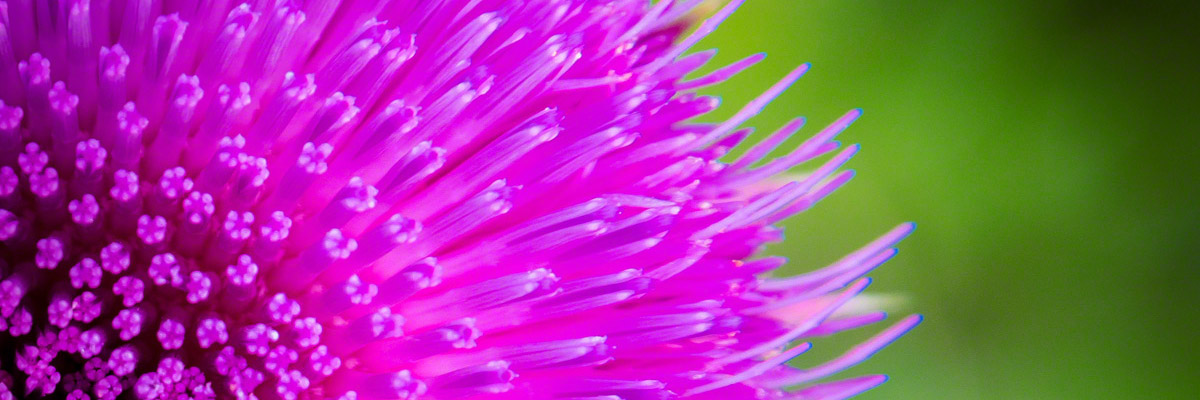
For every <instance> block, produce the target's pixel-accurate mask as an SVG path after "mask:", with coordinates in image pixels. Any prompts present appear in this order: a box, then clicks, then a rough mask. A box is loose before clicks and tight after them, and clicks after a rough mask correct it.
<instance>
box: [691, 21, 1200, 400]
mask: <svg viewBox="0 0 1200 400" xmlns="http://www.w3.org/2000/svg"><path fill="white" fill-rule="evenodd" d="M1196 3H1200V2H1180V3H1178V4H1173V3H1169V2H1156V3H1153V4H1151V2H1143V3H1135V2H1130V3H1118V2H1106V1H1098V2H1097V1H1063V0H1051V1H1028V0H1020V1H999V0H996V1H979V2H946V1H926V0H916V1H892V0H865V1H846V0H841V1H833V0H805V1H799V0H750V1H749V2H748V4H746V5H744V6H743V7H742V9H741V10H740V11H739V12H738V13H736V14H735V15H734V16H733V17H732V19H730V20H729V21H727V22H726V23H725V24H724V25H722V27H721V28H720V29H719V30H718V31H717V33H716V34H714V35H713V36H712V37H710V38H708V39H706V40H705V41H703V42H702V43H701V44H700V46H699V47H698V48H699V49H704V48H714V47H715V48H719V49H720V53H719V54H718V56H717V58H716V60H715V61H716V62H715V63H714V64H718V65H724V64H728V63H729V62H732V61H735V60H737V59H740V58H742V57H745V56H747V55H749V54H750V53H751V52H757V51H764V52H767V53H768V55H769V56H768V57H767V59H766V60H765V61H764V62H762V63H760V65H758V66H756V67H754V68H752V69H750V70H749V71H747V72H745V73H743V74H742V75H741V76H738V77H735V78H734V79H732V80H730V81H728V82H726V83H724V84H722V85H720V86H717V87H714V88H709V89H707V90H706V91H705V92H706V93H708V94H713V95H718V96H721V98H722V101H723V106H722V109H721V110H718V112H716V113H715V114H714V115H713V116H712V118H714V119H715V118H716V117H721V116H728V115H730V114H732V113H733V112H734V111H735V110H736V109H737V108H738V107H740V106H741V105H742V104H745V102H747V101H749V100H750V99H751V98H753V97H754V96H755V95H757V94H758V93H759V92H761V91H762V90H763V89H765V88H766V87H767V86H769V85H770V84H771V83H773V82H774V80H775V79H778V78H779V77H782V76H783V75H784V74H786V73H787V71H789V70H790V69H791V68H793V67H794V66H795V65H796V64H799V63H801V62H812V63H813V65H814V67H813V69H812V71H810V72H809V73H808V75H807V76H805V77H804V78H802V79H801V80H800V81H799V82H798V83H797V84H796V85H794V86H793V87H792V89H791V90H790V91H789V92H787V93H786V94H785V95H783V96H782V97H780V98H779V99H778V100H776V101H775V102H774V103H772V104H771V105H770V106H769V107H768V108H767V110H766V111H765V112H763V113H762V114H761V115H760V116H758V117H756V118H754V119H753V120H751V121H750V123H749V125H752V126H756V127H758V128H759V129H758V131H757V132H756V135H755V136H756V137H759V138H761V137H762V135H764V134H765V133H767V132H770V131H772V130H774V129H775V128H777V127H778V126H780V125H782V124H783V123H784V122H785V121H787V120H788V119H790V118H791V117H793V116H796V115H804V116H807V117H809V126H808V127H806V129H805V130H804V131H803V132H808V133H812V132H815V131H816V130H817V129H819V128H820V127H822V126H824V124H826V123H828V122H831V121H832V120H833V119H834V118H836V117H837V116H839V115H840V114H841V113H843V112H845V111H846V110H849V109H851V108H854V107H862V108H864V109H865V110H866V113H865V115H864V116H863V118H861V119H859V121H858V122H857V123H856V124H855V125H854V126H853V127H851V129H850V130H849V131H847V132H846V133H844V134H843V135H842V136H841V140H842V141H843V142H845V143H862V144H863V151H862V152H860V153H859V155H858V157H857V158H856V159H855V160H853V161H851V163H850V167H851V168H854V169H856V170H857V172H858V175H857V177H856V178H855V179H854V180H853V181H852V182H851V183H850V184H849V185H848V186H847V187H845V188H843V189H841V190H840V191H839V192H837V193H835V194H834V195H833V196H832V197H831V198H829V199H828V200H826V201H824V202H823V203H821V204H820V205H818V206H817V207H816V209H814V210H812V211H809V212H806V213H804V214H802V215H800V216H797V217H795V218H793V219H791V220H790V221H789V222H787V224H786V226H787V233H788V238H787V241H786V242H784V243H782V244H779V245H775V246H773V247H771V248H769V251H770V252H771V253H775V254H783V255H786V256H789V257H790V258H791V259H792V263H790V265H789V267H788V268H789V269H790V271H788V272H791V273H794V272H798V271H803V270H808V269H812V268H816V267H819V266H822V265H825V264H827V263H829V262H831V261H833V260H836V259H837V258H838V257H840V256H841V255H843V254H845V253H847V252H849V251H851V250H853V249H855V248H857V247H858V246H859V245H861V244H864V243H866V242H867V241H869V240H870V239H872V238H873V237H875V236H876V235H878V234H881V233H883V232H884V231H886V230H887V229H888V228H890V227H892V226H893V225H894V224H896V223H899V222H902V221H907V220H913V221H917V222H918V223H919V227H918V229H917V231H916V233H915V234H914V235H913V236H912V237H910V238H909V239H908V240H906V241H905V242H904V243H902V244H901V245H900V249H901V251H900V254H899V256H898V257H897V258H896V259H894V260H893V261H891V262H889V263H888V264H886V265H885V266H884V267H883V268H881V269H880V270H878V271H877V272H875V273H873V274H872V276H873V277H875V278H876V280H875V284H874V286H873V287H872V289H871V291H872V292H874V293H889V294H902V295H903V296H904V298H906V299H907V301H906V302H905V303H904V304H901V305H898V306H896V307H894V310H891V311H895V312H894V313H893V315H903V314H908V313H911V312H920V313H923V314H925V315H926V320H925V323H924V324H923V325H922V326H920V327H919V328H917V330H916V331H914V332H912V333H910V334H909V336H907V337H905V338H904V339H902V340H900V341H899V342H897V343H896V344H894V345H893V346H891V347H890V348H888V349H885V350H884V351H883V352H881V353H879V354H878V355H877V356H876V357H875V358H874V359H872V360H871V361H869V362H866V363H864V364H862V365H860V366H858V367H856V368H854V369H852V370H851V371H849V372H846V373H843V374H841V375H839V376H841V377H848V376H856V375H863V374H869V373H887V374H889V375H890V376H891V378H892V379H891V381H890V382H888V383H887V384H885V385H884V386H883V387H881V388H878V389H875V390H873V391H871V392H869V393H868V394H866V395H864V396H862V397H861V398H862V399H1195V398H1198V397H1200V394H1198V393H1200V366H1198V364H1200V340H1198V339H1200V329H1198V328H1200V323H1198V321H1200V313H1198V312H1197V310H1198V309H1200V207H1198V205H1200V200H1197V199H1198V197H1196V196H1195V195H1193V192H1200V191H1196V190H1194V189H1195V188H1196V187H1197V186H1198V184H1200V179H1198V176H1200V174H1197V172H1200V128H1198V127H1200V111H1198V108H1197V106H1200V101H1197V99H1198V94H1200V78H1197V77H1196V74H1197V73H1198V72H1200V67H1198V64H1197V62H1196V60H1197V54H1198V52H1200V13H1198V12H1197V8H1198V7H1197V4H1196ZM710 69H711V68H710ZM801 136H804V135H801ZM800 140H802V138H801V137H797V138H793V140H790V141H789V142H788V143H785V145H784V146H783V147H784V148H790V147H792V146H795V145H796V144H798V143H799V141H800ZM878 329H879V327H875V328H869V329H864V330H863V331H862V332H854V333H851V334H849V335H845V337H839V338H835V339H833V340H825V341H818V342H817V343H816V344H817V348H816V349H814V350H813V351H812V352H810V354H808V355H805V356H802V357H800V359H799V360H798V361H797V362H798V365H800V366H804V365H812V364H814V363H817V362H819V361H820V360H823V359H826V358H827V357H832V356H835V355H837V354H839V350H840V349H844V348H846V347H847V346H849V345H851V344H853V343H854V342H856V341H859V340H862V339H863V338H866V337H868V336H869V335H870V334H871V333H873V332H874V331H876V330H878Z"/></svg>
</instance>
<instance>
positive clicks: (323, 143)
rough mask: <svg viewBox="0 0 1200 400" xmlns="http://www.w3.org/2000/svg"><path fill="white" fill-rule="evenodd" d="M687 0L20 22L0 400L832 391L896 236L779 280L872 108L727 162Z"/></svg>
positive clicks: (728, 129) (15, 29)
mask: <svg viewBox="0 0 1200 400" xmlns="http://www.w3.org/2000/svg"><path fill="white" fill-rule="evenodd" d="M697 3H700V2H698V1H669V0H664V1H658V2H653V3H650V2H647V1H644V0H627V1H626V0H617V1H607V2H596V1H584V0H546V1H521V2H506V1H494V0H474V1H465V0H464V1H377V0H376V1H370V0H368V1H352V0H344V1H337V0H329V1H322V0H310V1H291V0H283V1H264V0H259V1H254V2H250V3H242V4H239V3H238V2H237V1H228V0H204V1H161V2H160V1H153V0H64V1H57V2H49V1H32V0H7V1H0V5H3V6H2V7H0V22H2V24H0V100H2V101H3V102H2V103H0V207H2V209H0V241H2V242H3V246H2V250H0V256H2V257H0V316H2V317H3V318H0V331H2V332H3V333H0V349H2V350H0V368H2V371H0V398H13V397H25V396H33V395H42V396H48V397H53V398H67V399H74V400H78V399H99V400H112V399H116V398H139V399H184V398H197V399H203V398H238V399H246V398H260V399H436V400H447V399H460V398H462V399H466V398H472V399H485V398H495V399H577V400H582V399H592V400H616V399H626V400H635V399H666V398H688V399H731V398H752V399H790V398H805V399H808V398H813V399H818V398H819V399H832V398H843V397H847V396H851V395H853V394H856V393H858V392H861V391H863V390H866V389H869V388H870V387H873V386H875V385H877V384H879V383H881V382H882V381H883V380H884V379H885V378H884V377H883V376H864V377H859V378H851V379H844V380H839V381H833V382H824V383H815V384H814V382H817V381H818V380H822V379H823V378H826V377H828V376H830V375H831V374H833V373H836V372H838V371H841V370H843V369H845V368H847V367H849V366H850V365H852V364H855V363H857V362H859V361H861V360H862V359H864V358H865V357H867V356H869V355H870V354H871V353H874V352H875V351H877V350H879V349H880V348H881V347H882V346H884V345H886V344H887V343H888V342H890V341H892V340H894V339H895V338H897V337H898V336H900V335H901V334H903V333H904V332H905V331H907V330H908V329H910V328H911V327H913V326H914V325H916V323H917V322H918V321H919V317H915V316H914V317H908V318H905V319H903V320H901V321H900V322H899V323H897V324H895V325H892V326H891V327H890V328H887V329H884V330H883V331H882V333H880V334H879V335H878V336H876V337H875V338H874V339H871V340H869V341H868V342H866V343H864V344H862V345H860V346H859V347H856V348H854V349H852V350H850V351H849V352H847V353H845V355H844V356H841V357H839V358H836V359H834V360H831V361H829V362H826V363H823V364H820V365H819V366H816V367H812V368H807V369H796V368H793V367H791V366H788V365H786V364H785V363H786V362H787V361H789V360H791V359H792V358H794V357H795V356H797V355H799V354H801V353H803V352H804V351H805V350H807V349H808V348H809V345H808V344H806V343H801V344H795V343H797V342H801V341H803V340H804V339H805V338H808V337H815V336H822V335H828V334H832V333H835V332H838V331H842V330H847V329H851V328H856V327H860V326H864V325H867V324H871V323H874V322H877V321H879V320H882V319H883V318H884V316H883V314H882V313H865V314H864V313H861V312H859V313H853V312H844V311H839V310H843V309H844V308H843V306H844V305H846V304H847V303H848V302H850V301H852V299H853V298H854V296H855V295H856V294H858V293H860V292H861V291H863V289H864V288H865V287H866V285H867V281H866V280H865V279H861V278H860V277H862V276H863V275H864V274H866V273H868V272H869V271H870V270H872V269H873V268H875V267H876V266H878V265H880V264H881V263H883V262H884V261H886V260H887V259H888V258H889V257H891V256H892V255H893V254H894V253H895V250H894V249H892V246H894V245H895V244H896V243H897V242H898V241H899V240H900V239H901V238H902V237H904V236H905V235H907V234H908V233H909V231H910V230H911V226H910V225H908V224H906V225H902V226H900V227H898V228H896V229H895V230H893V231H892V232H889V233H888V234H886V235H884V236H883V237H881V238H880V239H878V240H877V241H875V242H873V243H870V244H869V245H867V246H865V247H863V248H862V249H861V250H859V251H856V252H854V253H853V254H851V255H849V256H847V257H845V258H844V259H842V260H839V261H837V262H836V263H834V264H832V265H829V266H827V267H824V268H821V269H817V270H815V271H813V272H809V273H806V274H803V275H800V276H795V277H789V278H771V277H767V276H766V274H768V273H770V272H771V271H772V270H773V269H775V268H776V267H779V266H780V265H781V264H783V260H782V259H780V258H776V257H764V258H755V253H756V251H757V250H758V249H759V248H760V247H761V246H762V245H763V244H764V243H767V242H772V241H777V240H779V239H780V237H781V236H780V229H779V228H777V227H775V226H774V225H773V224H774V223H776V222H778V221H779V220H781V219H783V218H785V217H787V216H789V215H793V214H795V213H798V212H801V211H803V210H805V209H807V208H809V207H810V206H812V205H813V204H814V203H816V202H817V201H818V200H820V199H821V198H823V197H825V196H826V195H828V194H829V193H830V192H831V191H833V190H834V189H836V188H837V187H839V186H841V185H842V184H844V183H846V181H848V180H849V179H850V177H851V173H850V172H849V171H843V172H839V171H838V169H839V167H840V166H841V165H842V164H843V163H844V162H845V161H846V160H847V159H849V158H850V156H851V155H853V154H854V153H855V151H856V150H857V149H858V148H857V146H851V147H849V148H847V149H844V150H841V151H840V152H837V153H836V154H835V155H833V156H832V158H831V159H829V161H827V162H825V163H824V164H823V165H820V166H819V167H817V168H815V169H814V170H812V172H811V173H810V174H808V175H807V176H805V177H803V178H802V179H800V180H799V181H796V182H790V183H786V184H780V183H776V182H775V181H774V180H771V179H770V178H772V177H773V176H776V175H778V174H779V173H781V172H783V171H786V170H789V169H791V168H792V167H795V166H797V165H800V164H802V163H805V162H807V161H810V160H813V159H814V158H817V157H819V156H821V155H825V154H829V153H831V152H834V151H835V150H837V148H838V147H839V144H838V143H837V142H835V141H833V138H834V136H835V135H837V134H838V133H839V132H840V131H842V130H843V129H845V128H846V127H847V126H848V125H849V124H850V123H851V122H852V121H853V120H854V119H855V118H857V117H858V115H859V112H858V111H852V112H850V113H848V114H846V115H845V116H844V117H842V118H840V119H838V120H837V121H835V122H834V123H833V124H832V125H830V126H829V127H827V128H825V129H822V130H820V131H819V132H818V133H816V134H815V136H813V137H812V138H811V139H809V140H807V141H805V142H804V143H803V144H801V145H800V146H799V147H798V148H796V149H795V150H793V151H792V152H790V153H789V154H788V155H786V156H783V157H780V158H777V159H774V160H771V161H769V162H766V163H764V164H761V165H758V164H759V161H760V160H762V159H763V158H764V156H765V155H766V154H767V153H768V152H770V151H771V149H772V148H773V147H775V146H776V145H778V144H779V143H781V142H782V141H783V140H784V139H786V138H787V137H789V136H791V135H792V134H794V133H795V132H796V131H797V130H799V129H800V126H801V125H802V122H803V121H802V120H796V121H793V122H791V123H789V124H787V125H786V126H785V127H783V128H782V129H780V130H779V132H778V133H776V134H773V135H772V136H770V137H769V138H768V139H766V140H765V141H764V142H762V143H761V144H758V145H755V146H753V147H752V148H750V149H749V150H748V151H746V152H745V153H744V155H742V156H740V157H738V158H736V159H735V160H734V161H732V162H730V163H726V162H723V161H721V160H722V159H723V158H725V157H726V155H727V153H728V152H729V150H730V149H731V148H732V147H734V146H735V145H738V144H739V143H740V142H741V141H742V140H743V139H744V138H745V137H746V136H747V135H748V133H749V130H746V129H741V130H739V129H738V127H739V126H740V125H741V124H742V123H743V122H745V121H746V119H747V118H749V117H750V116H752V115H753V114H755V113H756V112H757V111H758V110H759V109H761V108H762V107H763V106H764V105H765V104H766V103H767V102H768V101H770V99H771V98H773V97H775V96H776V95H778V94H779V93H780V92H781V91H782V90H784V89H785V88H786V87H787V86H788V85H789V84H791V83H792V82H793V81H794V80H796V79H797V78H799V77H800V75H802V74H803V73H804V72H805V71H806V70H807V68H808V67H807V65H805V66H801V67H799V68H797V69H796V70H794V71H793V72H792V73H790V74H788V75H787V76H786V77H785V78H784V79H783V80H782V81H780V82H779V83H778V84H776V85H775V86H773V87H771V88H770V89H768V90H767V91H766V93H764V94H763V95H762V96H761V97H760V98H758V99H756V100H754V101H753V102H751V103H750V104H748V105H746V106H745V108H743V109H742V110H741V111H739V112H737V113H736V114H735V115H734V116H733V117H732V118H730V119H728V120H726V121H724V122H722V123H719V124H711V125H710V124H699V123H693V122H689V120H691V119H692V118H693V117H695V116H698V115H701V114H704V113H706V112H708V111H710V110H712V109H714V108H715V107H716V106H717V102H716V101H715V100H714V99H712V98H709V97H703V96H698V95H696V94H695V93H694V90H695V89H696V88H700V87H703V86H707V85H710V84H713V83H717V82H721V81H723V80H725V79H726V78H728V77H729V76H731V75H733V74H735V73H738V72H739V71H741V70H743V69H745V68H746V67H749V66H750V65H752V64H754V63H756V62H757V61H759V60H760V59H761V58H762V57H761V56H760V55H756V56H751V57H749V58H747V59H745V60H742V61H739V62H737V63H734V64H733V65H730V66H728V67H725V68H722V69H718V70H717V71H716V72H713V73H711V74H709V75H707V76H703V77H699V78H694V79H686V78H685V76H686V75H687V74H688V73H689V72H691V71H694V70H696V69H697V68H698V67H700V66H701V65H703V64H705V63H706V62H707V61H708V60H709V58H710V57H711V56H712V55H713V53H712V52H698V53H694V54H689V55H685V54H684V53H685V52H686V51H687V50H688V48H689V47H691V46H692V45H693V44H694V43H696V41H697V40H699V39H700V38H701V37H703V36H704V35H706V34H708V33H709V32H711V31H712V30H713V29H714V28H715V27H716V25H717V24H719V23H720V21H721V20H723V19H724V18H726V17H727V16H728V15H729V14H730V13H731V12H732V11H733V9H734V8H735V7H736V6H737V3H738V2H734V4H731V5H729V6H728V7H725V8H723V9H722V10H720V11H718V12H717V13H716V14H715V15H714V16H713V17H712V18H710V19H709V20H707V21H705V22H704V23H702V24H700V25H699V26H698V27H697V28H696V29H695V30H694V31H693V32H691V33H688V32H687V30H688V27H689V25H690V23H689V20H688V18H690V17H689V16H691V15H692V14H690V10H691V9H692V8H693V7H694V6H695V5H696V4H697Z"/></svg>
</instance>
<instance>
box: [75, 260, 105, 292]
mask: <svg viewBox="0 0 1200 400" xmlns="http://www.w3.org/2000/svg"><path fill="white" fill-rule="evenodd" d="M103 274H104V272H103V271H101V270H100V265H99V264H97V263H96V260H93V259H91V258H85V259H82V260H79V263H77V264H75V266H74V267H71V270H70V272H69V274H68V275H69V276H70V277H71V287H74V288H76V289H82V288H83V287H84V286H87V287H88V288H91V289H95V288H97V287H99V286H100V277H101V275H103Z"/></svg>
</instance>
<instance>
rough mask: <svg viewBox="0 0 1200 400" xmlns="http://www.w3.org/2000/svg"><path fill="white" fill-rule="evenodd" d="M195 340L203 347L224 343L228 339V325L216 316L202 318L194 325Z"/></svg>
mask: <svg viewBox="0 0 1200 400" xmlns="http://www.w3.org/2000/svg"><path fill="white" fill-rule="evenodd" d="M196 341H197V342H198V343H199V344H200V347H201V348H205V349H207V348H210V347H213V346H215V345H219V344H225V342H228V341H229V330H228V325H226V324H225V321H222V320H220V319H219V318H216V317H209V318H204V319H202V320H200V323H199V325H198V326H197V327H196Z"/></svg>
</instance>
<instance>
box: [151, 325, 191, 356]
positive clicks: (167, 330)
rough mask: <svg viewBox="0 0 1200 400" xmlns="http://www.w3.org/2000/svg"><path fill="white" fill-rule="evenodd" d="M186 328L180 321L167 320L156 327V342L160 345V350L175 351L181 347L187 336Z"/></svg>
mask: <svg viewBox="0 0 1200 400" xmlns="http://www.w3.org/2000/svg"><path fill="white" fill-rule="evenodd" d="M186 330H187V327H185V326H184V325H183V322H182V321H179V320H177V319H173V318H169V319H165V320H163V322H162V324H161V325H159V326H158V334H157V337H158V341H159V343H162V348H163V349H165V350H175V349H178V348H180V347H183V340H184V338H185V337H186V336H187V332H186Z"/></svg>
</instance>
